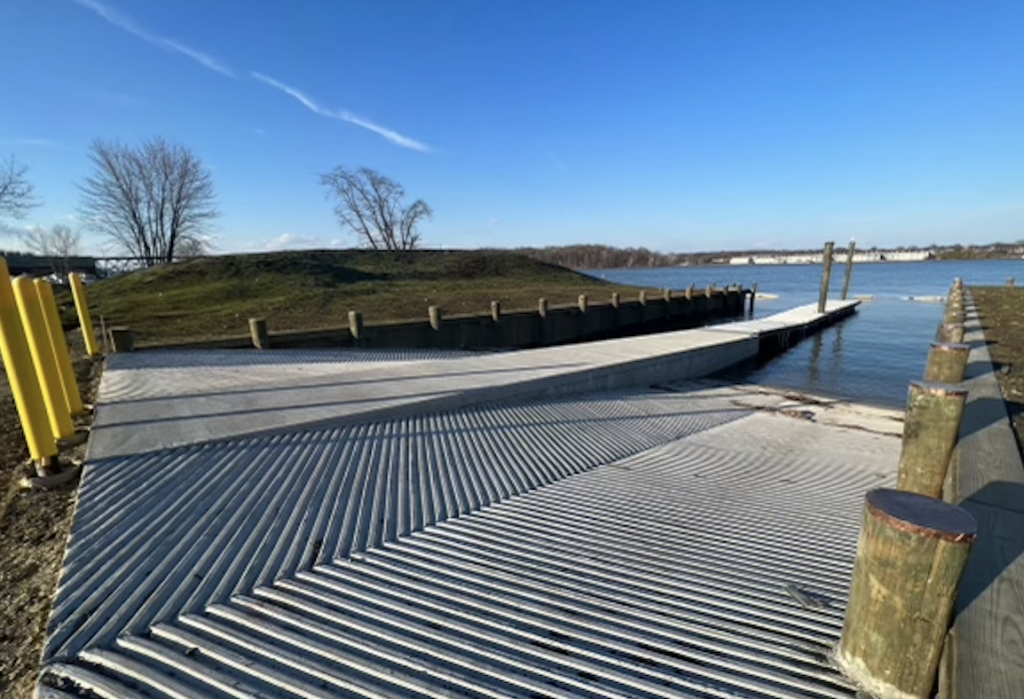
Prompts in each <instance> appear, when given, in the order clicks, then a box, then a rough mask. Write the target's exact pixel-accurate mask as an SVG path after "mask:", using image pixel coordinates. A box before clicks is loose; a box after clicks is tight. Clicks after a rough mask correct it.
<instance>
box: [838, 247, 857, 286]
mask: <svg viewBox="0 0 1024 699" xmlns="http://www.w3.org/2000/svg"><path fill="white" fill-rule="evenodd" d="M856 251H857V244H856V243H855V242H853V241H852V240H851V241H850V247H849V249H848V250H847V251H846V276H845V277H844V278H843V295H842V296H841V297H840V298H841V299H842V300H843V301H845V300H846V296H847V294H849V293H850V277H852V276H853V255H854V253H855V252H856Z"/></svg>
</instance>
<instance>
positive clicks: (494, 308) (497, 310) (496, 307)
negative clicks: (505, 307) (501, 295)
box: [491, 301, 501, 323]
mask: <svg viewBox="0 0 1024 699" xmlns="http://www.w3.org/2000/svg"><path fill="white" fill-rule="evenodd" d="M491 320H493V321H494V322H495V323H499V322H501V301H491Z"/></svg>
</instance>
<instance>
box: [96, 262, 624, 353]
mask: <svg viewBox="0 0 1024 699" xmlns="http://www.w3.org/2000/svg"><path fill="white" fill-rule="evenodd" d="M613 291H618V292H620V293H621V294H622V298H623V300H624V301H625V300H627V299H633V298H636V294H637V292H638V291H639V289H637V288H635V287H625V286H619V285H616V284H611V283H608V282H604V281H601V280H599V279H594V278H592V277H588V276H586V275H583V274H579V273H577V272H573V271H571V270H568V269H565V268H563V267H557V266H555V265H549V264H546V263H543V262H538V261H536V260H532V259H530V258H527V257H524V256H522V255H517V254H514V253H510V252H503V251H433V250H431V251H418V252H414V253H404V254H402V255H396V254H393V253H381V252H375V251H369V250H331V251H309V252H306V251H303V252H277V253H267V254H253V255H225V256H220V257H210V258H203V259H196V260H188V261H184V262H177V263H175V264H172V265H166V266H162V267H155V268H152V269H148V270H142V271H138V272H133V273H131V274H127V275H124V276H121V277H117V278H114V279H109V280H105V281H101V282H99V283H97V284H94V285H92V286H90V287H89V291H88V294H89V301H90V306H91V307H92V311H93V315H101V314H102V316H103V317H104V319H105V321H106V323H107V325H108V326H109V325H112V324H118V325H129V326H131V327H132V329H133V330H134V331H135V333H136V337H137V338H138V341H139V342H140V343H164V342H178V341H188V340H205V339H212V338H219V337H231V336H238V335H244V334H246V333H247V332H248V319H249V318H250V317H253V316H261V317H264V318H266V319H267V323H268V325H269V326H270V329H271V332H275V331H289V330H292V331H299V330H317V329H324V328H335V327H344V326H346V325H347V324H348V312H349V311H350V310H358V311H361V312H362V313H363V318H364V321H365V322H366V323H367V324H377V323H384V322H389V321H402V320H414V319H415V320H425V319H426V318H427V307H428V306H440V307H441V309H442V312H443V313H445V314H447V315H463V314H469V315H472V314H485V313H489V312H490V302H491V301H492V300H497V301H500V302H501V305H502V310H503V311H514V310H526V309H531V310H532V309H536V308H537V299H538V298H540V297H544V298H547V299H548V302H549V303H550V304H551V305H552V306H558V305H569V304H575V303H576V301H577V299H578V297H579V295H580V294H587V295H588V296H589V297H590V298H591V302H592V303H607V302H608V301H609V300H610V297H611V293H612V292H613Z"/></svg>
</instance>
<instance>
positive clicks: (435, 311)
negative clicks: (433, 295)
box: [427, 306, 442, 332]
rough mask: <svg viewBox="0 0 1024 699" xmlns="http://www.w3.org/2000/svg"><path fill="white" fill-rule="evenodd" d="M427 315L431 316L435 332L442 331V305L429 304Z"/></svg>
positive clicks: (431, 324)
mask: <svg viewBox="0 0 1024 699" xmlns="http://www.w3.org/2000/svg"><path fill="white" fill-rule="evenodd" d="M427 315H428V316H430V327H431V328H433V330H434V331H435V332H440V330H441V320H442V318H441V309H440V307H438V306H429V307H428V308H427Z"/></svg>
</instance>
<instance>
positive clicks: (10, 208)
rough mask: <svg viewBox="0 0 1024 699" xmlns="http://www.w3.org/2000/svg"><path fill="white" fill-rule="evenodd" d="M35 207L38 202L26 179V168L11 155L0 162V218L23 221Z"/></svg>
mask: <svg viewBox="0 0 1024 699" xmlns="http://www.w3.org/2000/svg"><path fill="white" fill-rule="evenodd" d="M36 206H39V201H38V200H37V199H36V194H35V187H33V186H32V183H31V182H29V179H28V166H27V165H23V164H21V163H19V162H18V161H17V160H15V159H14V156H13V155H12V156H10V157H9V158H8V159H7V160H6V161H5V162H0V218H2V217H5V216H9V217H11V218H14V219H23V218H25V216H26V215H28V212H29V211H30V210H31V209H33V208H34V207H36Z"/></svg>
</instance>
